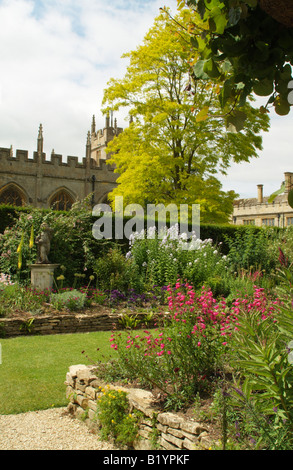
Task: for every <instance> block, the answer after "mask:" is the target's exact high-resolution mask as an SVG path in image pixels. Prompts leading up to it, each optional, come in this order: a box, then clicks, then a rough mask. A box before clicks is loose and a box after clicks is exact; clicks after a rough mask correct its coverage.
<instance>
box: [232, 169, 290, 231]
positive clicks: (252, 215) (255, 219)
mask: <svg viewBox="0 0 293 470" xmlns="http://www.w3.org/2000/svg"><path fill="white" fill-rule="evenodd" d="M284 181H285V191H284V193H283V194H280V195H278V196H277V197H276V198H275V199H274V201H273V202H271V203H269V202H268V199H269V196H264V195H263V185H262V184H258V185H257V195H256V197H255V198H249V199H237V200H235V201H234V209H233V216H232V221H233V223H234V224H237V225H257V226H262V225H268V226H275V227H288V226H289V225H293V209H292V207H290V206H289V204H288V193H289V191H290V190H291V189H293V173H290V172H286V173H285V174H284Z"/></svg>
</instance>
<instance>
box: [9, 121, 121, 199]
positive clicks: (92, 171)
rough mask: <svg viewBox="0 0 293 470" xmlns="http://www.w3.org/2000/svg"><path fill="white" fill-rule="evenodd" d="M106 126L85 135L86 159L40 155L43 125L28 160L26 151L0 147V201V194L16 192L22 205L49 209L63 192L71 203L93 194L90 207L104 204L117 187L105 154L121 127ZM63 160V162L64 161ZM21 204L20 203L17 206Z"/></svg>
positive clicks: (114, 175)
mask: <svg viewBox="0 0 293 470" xmlns="http://www.w3.org/2000/svg"><path fill="white" fill-rule="evenodd" d="M105 125H106V127H105V128H104V129H101V130H98V131H95V125H94V124H92V132H88V136H87V141H86V148H85V156H84V157H83V158H82V160H80V159H79V158H78V157H77V156H68V157H67V158H66V159H63V157H62V155H59V154H56V153H55V152H54V151H52V154H51V155H50V156H49V157H47V156H46V154H45V153H44V152H43V147H44V139H43V129H42V125H40V128H39V135H38V141H37V151H36V152H34V153H33V156H32V158H29V155H28V152H27V151H26V150H16V152H15V155H14V154H13V151H12V148H10V149H9V148H0V201H1V202H3V201H2V200H1V194H4V192H5V191H7V189H11V190H12V189H13V190H14V191H15V192H16V193H19V195H20V198H21V199H22V205H32V206H34V207H40V208H48V207H51V204H52V201H54V198H55V196H56V194H58V193H59V192H60V191H61V192H63V193H66V194H67V196H68V198H69V199H70V200H71V201H72V202H74V201H76V200H82V199H84V198H85V197H86V196H88V195H89V194H92V193H93V195H94V196H93V198H92V205H94V204H97V203H100V202H105V201H106V200H107V195H108V194H109V193H110V192H111V191H112V190H113V189H114V188H115V187H116V185H117V183H116V180H117V178H118V176H119V175H118V174H117V173H115V172H114V167H113V166H112V165H108V164H107V163H106V160H107V159H109V158H110V155H106V147H107V145H108V143H109V142H110V141H111V140H112V139H113V138H114V137H115V136H116V135H118V134H119V133H120V132H122V131H123V129H122V128H117V124H116V121H115V127H113V125H112V124H111V125H110V122H109V118H106V124H105ZM65 160H66V161H65ZM17 205H20V204H17Z"/></svg>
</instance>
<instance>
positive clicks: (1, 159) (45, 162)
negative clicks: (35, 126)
mask: <svg viewBox="0 0 293 470" xmlns="http://www.w3.org/2000/svg"><path fill="white" fill-rule="evenodd" d="M5 162H6V163H9V164H12V165H13V167H14V168H15V167H16V166H18V165H19V166H20V165H23V164H27V165H29V166H30V167H32V166H33V167H34V166H35V167H37V166H43V167H48V166H50V165H52V166H54V167H56V166H58V167H62V168H71V169H82V170H85V169H86V168H90V169H91V170H96V171H105V170H106V171H114V167H113V165H109V164H107V163H106V160H99V161H96V160H95V159H93V158H91V157H90V158H87V157H83V158H82V161H80V159H79V157H77V156H71V155H69V156H67V157H66V161H63V156H62V155H60V154H56V153H53V152H52V153H51V155H50V158H49V159H47V156H46V153H42V154H41V155H39V154H38V152H34V153H33V156H32V158H30V157H29V152H28V151H27V150H16V152H15V155H13V152H12V149H11V148H3V147H0V165H1V167H2V168H4V166H5Z"/></svg>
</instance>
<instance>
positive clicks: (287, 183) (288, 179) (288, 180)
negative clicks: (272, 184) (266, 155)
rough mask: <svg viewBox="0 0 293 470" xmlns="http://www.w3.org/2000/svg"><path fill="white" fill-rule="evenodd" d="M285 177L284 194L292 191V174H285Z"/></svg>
mask: <svg viewBox="0 0 293 470" xmlns="http://www.w3.org/2000/svg"><path fill="white" fill-rule="evenodd" d="M284 175H285V193H288V192H289V191H290V189H293V173H290V172H286V173H284Z"/></svg>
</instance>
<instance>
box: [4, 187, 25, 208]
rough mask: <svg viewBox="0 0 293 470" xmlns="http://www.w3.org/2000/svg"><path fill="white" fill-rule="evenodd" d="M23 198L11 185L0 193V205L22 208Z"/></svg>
mask: <svg viewBox="0 0 293 470" xmlns="http://www.w3.org/2000/svg"><path fill="white" fill-rule="evenodd" d="M24 203H25V198H24V196H23V194H22V193H21V191H20V190H18V189H17V188H16V187H15V186H13V185H11V186H8V187H6V188H5V189H3V191H1V192H0V204H11V205H13V206H23V205H24Z"/></svg>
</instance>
